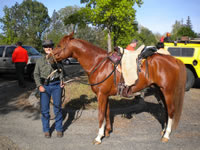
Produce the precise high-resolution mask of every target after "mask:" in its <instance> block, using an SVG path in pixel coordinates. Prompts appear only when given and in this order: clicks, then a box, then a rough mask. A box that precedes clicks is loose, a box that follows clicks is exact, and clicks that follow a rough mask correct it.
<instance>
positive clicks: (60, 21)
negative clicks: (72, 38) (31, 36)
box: [43, 6, 80, 44]
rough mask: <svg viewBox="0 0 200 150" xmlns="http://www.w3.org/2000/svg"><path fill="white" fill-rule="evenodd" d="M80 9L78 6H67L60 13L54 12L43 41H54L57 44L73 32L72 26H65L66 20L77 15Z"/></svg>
mask: <svg viewBox="0 0 200 150" xmlns="http://www.w3.org/2000/svg"><path fill="white" fill-rule="evenodd" d="M79 9H80V8H79V7H77V6H67V7H65V8H62V9H60V10H59V11H58V12H56V11H54V12H53V14H52V17H51V22H50V25H49V27H48V28H47V29H46V31H45V34H44V37H43V39H46V38H48V39H52V40H53V41H54V43H55V44H57V43H58V42H59V41H60V39H61V38H62V37H63V36H64V35H66V34H69V33H71V32H72V31H73V28H74V26H73V25H72V24H64V18H68V17H69V16H70V15H72V14H74V13H76V12H77V11H78V10H79Z"/></svg>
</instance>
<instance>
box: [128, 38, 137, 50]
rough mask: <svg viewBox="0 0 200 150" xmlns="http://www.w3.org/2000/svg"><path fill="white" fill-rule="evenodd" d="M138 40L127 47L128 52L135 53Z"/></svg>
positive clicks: (134, 40)
mask: <svg viewBox="0 0 200 150" xmlns="http://www.w3.org/2000/svg"><path fill="white" fill-rule="evenodd" d="M137 43H138V40H136V39H133V40H132V41H131V43H130V44H129V45H128V46H127V47H126V49H127V50H130V51H135V47H136V46H137Z"/></svg>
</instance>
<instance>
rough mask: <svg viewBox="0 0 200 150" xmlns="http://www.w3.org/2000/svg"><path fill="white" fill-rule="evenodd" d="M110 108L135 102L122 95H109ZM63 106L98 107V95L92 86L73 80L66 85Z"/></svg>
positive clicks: (74, 107)
mask: <svg viewBox="0 0 200 150" xmlns="http://www.w3.org/2000/svg"><path fill="white" fill-rule="evenodd" d="M109 103H110V108H120V107H125V106H129V105H130V104H133V99H131V100H130V99H126V98H122V97H120V96H110V97H109ZM63 107H67V108H68V107H70V108H73V109H80V108H83V109H97V107H98V102H97V97H96V95H95V94H94V92H93V91H92V89H91V86H88V85H84V84H80V83H76V82H71V83H68V84H67V85H66V86H65V101H64V102H63Z"/></svg>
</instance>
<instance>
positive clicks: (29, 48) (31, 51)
mask: <svg viewBox="0 0 200 150" xmlns="http://www.w3.org/2000/svg"><path fill="white" fill-rule="evenodd" d="M22 47H23V48H25V49H26V50H27V51H28V55H29V56H33V55H34V56H35V55H37V56H38V55H40V53H39V52H38V51H37V50H36V49H35V48H33V47H31V46H22Z"/></svg>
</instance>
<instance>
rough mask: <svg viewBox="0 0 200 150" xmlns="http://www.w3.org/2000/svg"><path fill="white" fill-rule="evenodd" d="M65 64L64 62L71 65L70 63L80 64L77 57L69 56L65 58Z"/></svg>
mask: <svg viewBox="0 0 200 150" xmlns="http://www.w3.org/2000/svg"><path fill="white" fill-rule="evenodd" d="M63 64H64V65H65V64H66V65H69V64H79V62H78V61H77V60H76V59H75V58H73V57H69V58H67V59H65V60H63Z"/></svg>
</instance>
